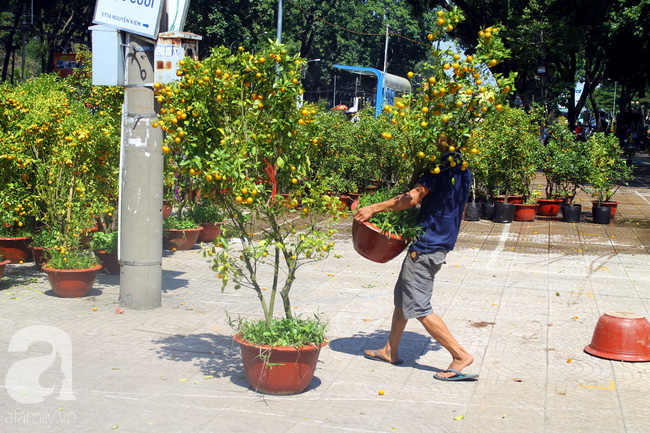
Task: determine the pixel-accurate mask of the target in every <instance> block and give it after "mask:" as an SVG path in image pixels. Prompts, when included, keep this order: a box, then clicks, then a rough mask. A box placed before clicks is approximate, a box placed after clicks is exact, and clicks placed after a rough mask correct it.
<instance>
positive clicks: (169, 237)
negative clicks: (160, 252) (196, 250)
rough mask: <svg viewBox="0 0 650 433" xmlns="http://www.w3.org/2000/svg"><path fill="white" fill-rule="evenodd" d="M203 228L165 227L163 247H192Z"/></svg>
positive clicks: (171, 248) (182, 248)
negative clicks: (181, 228)
mask: <svg viewBox="0 0 650 433" xmlns="http://www.w3.org/2000/svg"><path fill="white" fill-rule="evenodd" d="M201 230H203V227H198V228H195V229H185V230H174V229H165V233H164V234H163V247H164V248H165V249H166V250H173V249H176V250H189V249H192V247H193V246H194V244H195V243H196V241H197V239H198V238H199V233H200V232H201Z"/></svg>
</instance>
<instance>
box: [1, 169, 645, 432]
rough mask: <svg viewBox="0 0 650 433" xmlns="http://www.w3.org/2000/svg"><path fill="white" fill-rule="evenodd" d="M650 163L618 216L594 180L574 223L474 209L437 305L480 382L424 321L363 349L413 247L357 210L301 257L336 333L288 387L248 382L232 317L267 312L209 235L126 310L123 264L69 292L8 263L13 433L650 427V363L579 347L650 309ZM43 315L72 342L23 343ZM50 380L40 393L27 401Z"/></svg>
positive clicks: (304, 300) (7, 382)
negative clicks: (365, 230)
mask: <svg viewBox="0 0 650 433" xmlns="http://www.w3.org/2000/svg"><path fill="white" fill-rule="evenodd" d="M649 161H650V159H649V158H648V157H647V156H637V159H636V161H635V165H637V166H638V167H640V169H639V170H638V174H639V175H638V177H637V179H636V180H635V181H633V182H631V183H630V185H629V186H626V187H622V188H621V189H620V190H619V192H618V193H617V194H616V196H615V200H616V201H618V202H619V205H618V210H617V214H616V219H615V220H614V222H613V223H612V224H610V225H608V226H602V225H596V224H593V223H592V222H591V210H590V202H589V201H588V199H587V197H586V196H585V195H583V194H580V195H579V196H578V197H577V200H579V201H580V202H581V203H582V204H583V216H582V220H581V222H580V223H578V224H569V223H564V222H561V221H560V220H559V219H558V218H543V217H537V218H536V220H535V221H533V222H528V223H522V222H513V223H512V224H496V223H492V222H489V221H477V222H464V223H463V226H462V230H461V235H460V238H459V241H458V244H457V247H456V249H455V250H454V251H453V252H451V253H450V254H449V256H448V258H447V264H446V265H445V266H444V267H443V269H442V270H441V271H440V273H439V274H438V276H437V278H436V285H435V294H434V298H433V306H434V310H435V311H436V312H437V314H439V315H440V316H442V317H443V319H444V320H445V321H446V323H447V324H448V326H449V328H450V330H451V331H452V333H453V334H454V335H455V337H456V338H457V339H458V341H459V342H460V343H461V344H462V345H463V346H464V347H465V348H466V349H467V350H468V351H470V352H471V353H472V354H473V355H474V357H475V361H474V364H472V365H471V366H469V367H468V368H467V369H466V371H467V372H469V373H478V374H479V380H478V381H477V382H440V381H438V380H435V379H433V377H432V376H433V374H434V373H435V372H437V371H440V370H441V369H444V368H445V367H446V366H447V365H448V364H449V362H450V356H449V354H448V353H447V352H446V351H445V350H444V349H442V348H441V347H440V346H439V345H438V344H436V343H435V342H434V341H432V340H431V339H430V338H429V337H428V336H427V335H426V334H425V332H424V330H423V329H422V327H421V325H420V324H419V323H418V322H417V321H411V322H410V323H409V325H408V326H407V329H406V332H405V335H404V338H403V341H402V345H401V346H400V357H401V358H403V359H404V364H402V365H401V366H393V365H389V364H384V363H379V362H373V361H369V360H366V359H364V358H363V356H362V354H363V350H364V349H368V348H377V347H380V346H381V345H383V343H384V341H385V339H386V337H387V335H388V330H389V327H390V314H391V311H392V287H393V284H394V282H395V280H396V278H397V274H398V272H399V268H400V265H401V257H400V258H397V259H395V260H393V261H392V262H390V263H387V264H383V265H382V264H377V263H372V262H369V261H368V260H365V259H363V258H362V257H361V256H359V255H358V254H357V253H356V252H355V251H354V249H353V247H352V242H351V239H350V220H349V219H348V220H345V221H343V222H342V223H341V224H339V225H338V229H339V234H338V235H337V244H336V249H337V251H339V252H340V253H341V254H342V258H340V259H334V258H331V259H327V260H325V261H322V262H318V263H315V264H311V265H308V266H306V267H304V268H301V270H300V271H299V276H298V279H297V282H296V283H295V285H294V288H293V290H292V302H293V306H294V307H295V308H294V311H295V313H296V314H301V315H303V316H310V315H313V314H315V313H316V314H319V315H320V316H321V317H322V319H323V320H325V321H327V322H328V324H329V325H328V336H329V340H330V344H329V345H328V346H327V347H325V348H324V349H323V350H322V352H321V356H320V361H319V366H318V369H317V371H316V375H315V378H314V380H313V381H312V383H311V385H310V387H309V388H308V389H307V390H306V391H305V392H304V393H302V394H299V395H295V396H288V397H276V396H265V395H262V394H258V393H256V392H255V391H254V390H253V389H251V388H249V386H248V384H247V382H246V380H245V378H244V373H243V368H242V366H241V361H240V356H239V348H238V347H235V346H233V344H232V334H233V331H232V329H231V328H230V327H229V326H228V316H230V317H231V318H236V317H238V316H241V317H250V316H258V317H259V313H260V308H259V306H258V300H257V298H256V296H255V294H254V293H253V292H251V291H245V290H243V289H242V290H239V291H236V290H234V289H233V288H231V287H228V288H226V290H225V291H224V292H223V293H222V292H221V290H220V280H218V279H217V278H216V275H215V273H214V272H212V271H210V269H209V268H208V265H207V263H206V259H205V258H204V257H203V255H202V254H201V250H200V249H199V248H198V246H197V247H196V248H197V249H195V250H192V251H186V252H174V253H171V252H169V254H167V255H166V256H165V258H164V260H163V268H164V271H163V306H162V308H159V309H156V310H152V311H129V310H127V311H125V312H124V313H123V314H116V311H115V310H116V309H117V308H118V303H117V296H118V293H119V277H118V276H110V275H100V276H98V279H97V283H96V286H95V290H94V291H93V292H92V293H91V295H90V296H88V297H85V298H82V299H59V298H57V297H54V296H53V295H52V293H51V290H50V288H49V284H48V282H47V278H46V277H45V275H44V274H43V273H42V272H40V271H38V270H37V269H36V268H35V267H34V265H33V263H27V264H24V265H9V266H8V267H7V270H6V271H5V276H4V277H3V279H2V281H1V282H0V326H1V329H2V330H3V332H2V335H1V336H0V352H1V353H2V354H3V356H1V357H0V378H2V382H0V383H1V384H2V389H1V390H0V403H1V407H2V409H3V411H2V412H0V431H2V432H4V431H6V432H15V431H25V432H40V431H48V432H107V431H111V432H112V431H115V432H258V431H272V432H314V431H328V432H330V431H342V432H375V431H377V432H457V431H458V432H470V433H471V432H493V431H494V432H647V431H650V406H648V403H647V399H648V395H650V377H649V373H650V364H648V363H631V362H620V361H609V360H605V359H600V358H596V357H593V356H591V355H588V354H587V353H585V352H584V351H583V348H584V347H585V346H586V345H587V344H589V343H590V341H591V337H592V335H593V331H594V327H595V325H596V322H597V320H598V318H599V317H600V316H601V315H602V314H604V313H605V312H607V311H625V312H635V313H638V314H641V315H644V316H646V317H650V314H649V308H650V272H648V258H649V257H650V256H649V255H648V248H649V246H650V224H649V223H648V221H649V218H648V217H649V216H650V201H649V200H650V176H649V175H648V173H650V163H649ZM538 180H539V181H541V178H538ZM93 307H97V311H93ZM34 325H48V326H51V327H55V328H56V329H58V330H60V331H62V332H63V335H67V336H68V337H69V342H70V344H69V346H68V347H66V346H65V345H63V346H60V347H57V348H56V349H57V352H55V353H56V354H57V356H56V357H54V356H52V353H53V352H52V346H51V345H50V344H48V343H46V342H34V343H33V344H31V345H29V347H28V348H27V349H26V350H25V348H22V349H21V348H19V346H20V344H18V340H20V339H21V337H20V335H21V334H20V333H18V332H19V331H21V330H24V329H25V328H28V327H31V326H34ZM10 342H11V347H10ZM17 348H18V349H17ZM46 356H51V358H44V357H46ZM69 360H71V361H72V364H71V367H70V366H69V364H68V363H67V362H68V361H69ZM22 367H24V368H27V369H28V370H27V371H33V372H34V374H33V376H34V377H36V378H38V377H39V374H40V380H39V381H38V382H34V383H32V384H30V386H31V388H29V389H17V388H15V385H11V383H14V382H15V380H14V379H15V377H17V376H16V372H17V371H18V370H17V369H19V368H22ZM70 372H71V381H69V380H70V377H69V375H66V373H70ZM66 381H68V382H66ZM70 384H71V385H70ZM52 386H53V387H54V388H53V390H52V392H51V394H49V395H43V401H42V402H39V403H33V404H29V403H26V402H25V401H26V400H28V399H29V398H28V397H29V396H30V395H32V396H34V395H37V394H38V393H39V391H41V392H42V391H43V389H45V388H49V387H52ZM67 386H69V387H70V388H67ZM66 389H71V390H72V393H73V396H74V398H75V399H74V400H68V399H65V398H69V397H70V395H68V394H65V393H61V391H62V390H64V391H65V390H66ZM379 390H383V391H384V394H383V395H380V394H379ZM44 394H47V392H44ZM62 398H63V399H62Z"/></svg>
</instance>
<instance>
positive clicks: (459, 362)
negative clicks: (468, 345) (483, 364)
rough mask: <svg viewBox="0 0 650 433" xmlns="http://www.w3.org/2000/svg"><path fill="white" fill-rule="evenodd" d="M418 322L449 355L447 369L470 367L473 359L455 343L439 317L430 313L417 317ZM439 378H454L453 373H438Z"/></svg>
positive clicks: (459, 369)
mask: <svg viewBox="0 0 650 433" xmlns="http://www.w3.org/2000/svg"><path fill="white" fill-rule="evenodd" d="M418 320H419V321H420V323H422V325H424V329H426V330H427V332H428V333H429V335H431V336H432V337H433V338H434V339H435V340H436V341H437V342H438V343H440V345H442V347H444V348H445V349H447V350H448V351H449V353H450V354H451V356H452V358H453V360H452V361H451V364H449V367H448V368H453V369H454V370H458V371H461V370H462V369H463V368H465V367H467V366H468V365H470V364H471V363H472V362H474V358H473V357H472V355H470V354H469V353H468V352H467V351H466V350H465V349H463V347H462V346H461V345H460V344H459V343H458V342H457V341H456V339H455V338H454V336H453V335H451V332H449V328H447V325H445V322H443V321H442V319H441V318H440V317H438V316H437V315H435V314H433V313H431V314H429V315H427V316H423V317H418ZM438 376H439V377H452V376H455V373H452V372H448V373H438Z"/></svg>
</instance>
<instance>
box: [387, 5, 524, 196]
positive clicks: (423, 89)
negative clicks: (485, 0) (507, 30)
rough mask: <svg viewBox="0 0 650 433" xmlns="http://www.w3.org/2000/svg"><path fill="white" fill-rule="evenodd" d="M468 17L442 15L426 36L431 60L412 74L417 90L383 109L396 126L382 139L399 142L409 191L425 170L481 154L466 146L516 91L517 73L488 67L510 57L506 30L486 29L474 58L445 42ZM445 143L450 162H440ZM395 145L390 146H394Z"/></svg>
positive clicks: (455, 13)
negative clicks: (466, 155)
mask: <svg viewBox="0 0 650 433" xmlns="http://www.w3.org/2000/svg"><path fill="white" fill-rule="evenodd" d="M463 19H464V17H463V15H462V14H461V13H460V11H459V10H458V8H456V7H454V8H453V9H452V10H451V11H447V10H444V11H443V10H440V11H438V21H437V25H438V28H437V29H436V30H435V31H433V32H432V33H430V34H429V35H428V36H427V39H428V40H429V41H431V44H432V51H431V57H430V59H429V60H428V61H426V62H424V63H423V64H422V65H421V66H420V67H419V70H418V71H417V74H416V73H414V72H409V73H408V77H409V79H411V82H412V85H413V87H414V91H412V92H411V93H408V94H406V95H404V96H403V97H402V98H399V99H398V100H397V101H396V102H395V104H394V105H386V106H384V113H383V119H384V120H385V121H386V123H390V124H391V125H392V126H393V127H394V128H391V129H392V130H390V129H388V128H387V129H386V131H384V132H383V133H382V138H383V139H384V140H386V141H391V140H394V141H396V142H397V143H398V144H397V146H396V147H397V149H396V150H395V153H396V155H398V156H399V157H400V158H401V159H402V160H403V175H404V179H405V184H406V186H407V187H412V186H413V185H414V184H415V182H416V181H417V179H418V177H419V176H420V174H421V173H422V171H423V170H425V169H429V170H432V172H433V173H439V172H440V170H442V169H444V167H445V164H447V163H448V164H449V165H450V166H454V165H456V164H463V165H464V166H465V165H466V164H467V163H466V162H465V161H463V160H462V156H461V152H468V151H469V152H473V153H477V152H479V149H478V148H476V147H472V148H469V149H468V148H467V140H468V138H469V137H470V133H471V130H472V129H473V128H475V127H476V126H478V125H479V123H480V122H481V119H483V118H484V117H486V116H489V115H491V114H493V113H495V112H497V113H498V112H500V111H501V110H503V108H504V104H505V100H506V98H507V97H508V95H509V93H510V92H511V91H512V90H513V86H514V78H515V75H514V74H511V75H510V76H508V77H502V76H500V75H499V74H495V75H492V74H491V73H490V72H489V68H490V67H493V66H496V65H497V64H498V63H499V62H501V61H503V60H504V59H505V58H506V57H507V56H508V55H509V52H508V50H507V49H506V48H505V47H504V45H503V43H502V41H501V34H502V32H503V30H502V29H501V28H499V27H487V28H485V29H484V30H481V31H480V32H479V38H478V44H477V46H476V54H475V55H461V54H460V53H457V52H454V49H453V48H452V47H451V46H449V45H447V48H444V46H445V45H444V44H443V42H444V41H446V40H448V38H450V37H451V36H453V30H454V27H455V25H457V24H458V23H459V22H461V21H462V20H463ZM439 141H445V142H446V143H447V145H448V151H450V152H452V155H450V156H448V158H449V161H447V163H445V162H444V161H441V156H442V155H441V153H440V151H439V150H438V146H437V144H438V142H439ZM390 147H391V146H389V148H390Z"/></svg>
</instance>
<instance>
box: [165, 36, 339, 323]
mask: <svg viewBox="0 0 650 433" xmlns="http://www.w3.org/2000/svg"><path fill="white" fill-rule="evenodd" d="M304 65H305V61H304V60H302V59H300V58H298V57H297V56H295V55H291V54H289V53H288V52H287V50H286V48H285V47H284V46H283V45H280V44H277V43H273V44H271V45H270V46H269V47H268V48H266V49H264V50H262V51H258V52H256V53H255V54H252V53H250V52H246V51H244V49H243V48H241V47H240V48H239V49H238V50H237V52H236V53H234V54H231V52H230V50H228V49H227V48H225V47H218V48H214V49H213V50H212V53H211V55H210V56H209V57H207V58H205V59H204V60H202V61H200V62H199V61H194V60H191V59H185V60H183V61H182V62H181V69H180V70H179V72H178V75H179V76H180V77H179V78H180V80H179V81H178V82H176V83H174V84H170V85H158V84H156V86H155V87H156V89H157V91H156V93H157V101H158V103H160V112H161V117H160V119H161V120H160V122H159V124H158V125H157V126H158V127H161V128H163V130H164V131H165V132H166V133H167V138H166V142H165V145H164V146H163V152H166V153H167V157H168V158H169V157H172V155H173V159H174V161H176V162H177V164H178V167H179V169H180V170H185V171H186V173H189V174H190V175H191V176H193V177H194V182H195V184H196V185H201V187H202V189H203V190H204V191H205V190H207V191H213V193H212V194H211V196H212V199H213V200H215V201H216V203H217V204H218V205H220V207H221V208H222V210H223V213H224V214H225V215H226V217H227V220H228V222H227V224H226V228H225V230H224V235H222V236H221V237H219V238H217V239H215V242H214V245H213V246H212V248H210V249H209V250H207V254H208V255H209V256H211V266H212V269H213V270H214V271H215V272H217V276H218V277H219V278H220V279H221V280H222V282H223V286H222V290H223V289H225V287H226V286H227V285H228V284H229V283H232V284H233V286H234V288H235V289H239V288H241V287H247V288H251V289H253V290H254V291H255V292H256V294H257V296H258V298H259V300H260V301H261V305H262V309H263V312H264V321H265V322H266V323H267V324H270V323H271V321H272V319H273V310H274V304H275V300H276V295H277V294H278V293H279V295H280V296H281V298H282V303H283V309H284V315H285V317H286V318H292V317H293V313H292V308H291V303H290V300H289V292H290V290H291V287H292V285H293V283H294V280H295V278H296V271H297V269H298V268H299V266H300V265H301V264H304V263H306V262H308V261H312V260H319V259H323V258H325V257H327V256H328V255H329V254H330V252H331V251H332V247H333V246H334V242H333V241H332V239H331V238H332V235H333V234H334V231H333V230H332V229H328V226H327V222H328V221H331V219H332V218H337V217H338V216H339V215H340V211H339V210H338V199H337V198H334V197H329V196H327V195H326V194H325V192H326V191H327V189H328V186H327V185H324V184H323V182H322V178H319V177H316V176H314V173H313V170H314V166H313V161H312V160H313V157H314V155H315V152H316V149H317V147H318V143H319V140H321V137H320V135H319V130H318V129H317V116H316V114H317V110H316V109H315V108H314V107H306V106H305V107H299V106H298V105H297V101H298V97H299V95H300V94H301V93H302V91H303V90H302V87H301V84H300V68H301V67H303V66H304ZM281 194H282V195H281ZM233 238H234V239H236V240H237V241H234V239H233ZM263 265H269V266H270V270H271V272H270V274H262V273H261V272H258V271H261V269H263V268H262V266H263ZM265 287H268V288H270V290H269V292H267V293H268V298H267V294H266V293H265V292H264V290H265Z"/></svg>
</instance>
